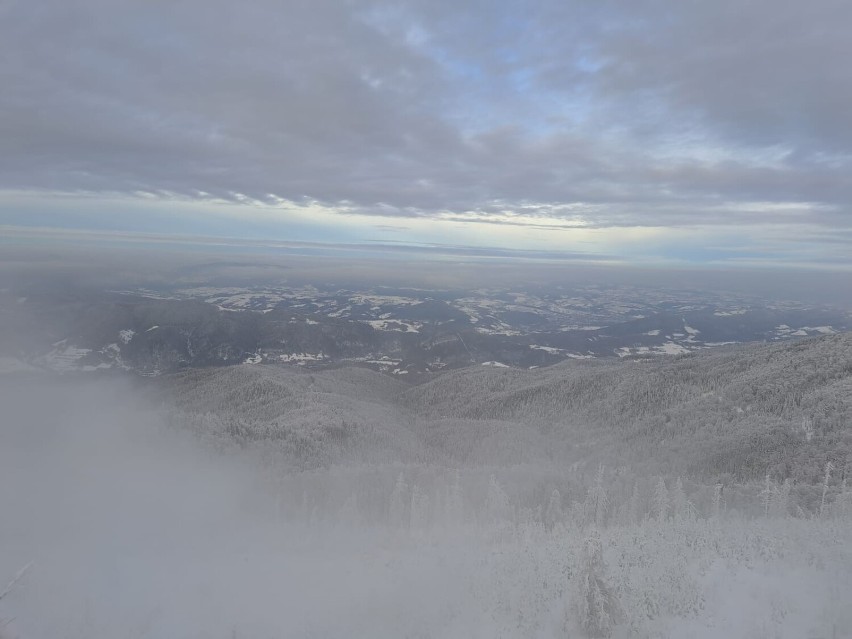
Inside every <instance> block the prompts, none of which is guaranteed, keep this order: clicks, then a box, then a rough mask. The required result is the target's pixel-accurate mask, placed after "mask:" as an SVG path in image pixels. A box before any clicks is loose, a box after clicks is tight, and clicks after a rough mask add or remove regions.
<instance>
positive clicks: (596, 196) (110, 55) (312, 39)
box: [0, 0, 852, 248]
mask: <svg viewBox="0 0 852 639" xmlns="http://www.w3.org/2000/svg"><path fill="white" fill-rule="evenodd" d="M850 20H852V6H850V5H848V3H844V2H839V1H834V0H819V1H818V2H816V3H815V4H814V3H811V4H808V5H807V6H805V5H802V4H801V3H781V4H779V3H777V2H771V1H770V0H757V1H755V2H750V3H747V4H746V5H743V4H742V3H741V2H734V1H733V0H723V1H722V2H714V3H702V4H695V3H683V2H674V1H661V0H637V1H636V2H631V3H622V2H612V1H607V0H604V1H602V2H594V3H591V2H580V3H570V4H566V3H564V2H556V1H555V0H539V1H537V2H533V3H524V5H523V6H521V5H516V4H515V3H507V2H498V3H483V2H478V1H474V0H470V1H466V2H461V3H459V2H452V3H450V2H447V1H445V0H430V1H428V2H427V1H426V0H406V1H403V2H395V3H389V2H381V1H378V0H376V1H368V2H358V3H351V2H344V1H343V0H315V1H312V2H309V3H308V2H288V3H284V4H282V3H278V2H273V1H272V0H252V1H251V2H248V3H240V4H234V3H229V2H224V0H204V1H202V0H182V1H179V2H160V1H152V2H131V1H130V0H81V1H80V2H75V3H66V2H59V1H58V0H48V1H47V2H41V3H32V2H23V1H21V0H13V1H11V2H8V3H6V4H4V5H3V7H2V8H0V82H2V86H3V87H4V90H3V91H2V93H0V190H2V191H0V198H3V199H0V206H2V207H3V208H2V209H0V215H2V214H4V213H3V212H2V211H3V210H7V211H8V208H9V204H8V202H9V200H8V198H4V195H3V192H5V193H6V194H8V193H11V192H16V193H19V192H21V191H28V192H35V193H42V192H48V191H49V192H60V193H75V192H87V193H94V194H98V193H109V194H115V193H119V194H121V195H122V196H125V197H131V196H132V197H135V198H138V199H142V200H145V199H146V198H148V199H151V198H154V199H159V200H162V199H164V198H165V199H169V198H173V199H177V200H179V199H186V198H188V199H194V200H198V201H200V202H209V201H221V200H225V201H230V202H235V203H240V204H244V205H247V206H248V207H252V208H254V209H258V210H259V209H262V208H276V207H278V208H280V207H282V206H283V207H284V208H288V209H293V208H294V207H296V208H298V207H306V206H307V207H311V206H319V207H321V208H322V209H323V210H333V211H337V212H342V213H347V214H350V215H353V214H354V215H369V216H373V217H377V218H407V219H409V220H410V219H414V218H425V219H439V218H443V219H449V218H455V219H460V220H463V219H466V220H467V221H472V220H473V219H475V218H479V219H480V220H481V221H485V222H489V223H492V224H495V225H496V224H515V225H529V226H531V227H535V226H538V227H541V228H544V227H546V226H547V225H556V226H563V225H565V224H566V223H567V224H578V225H582V226H584V227H599V228H604V227H637V226H648V227H658V226H666V227H681V226H690V225H692V226H706V225H720V226H728V227H736V226H738V225H753V224H755V223H760V224H765V225H769V226H771V225H773V224H775V222H776V220H778V219H781V220H783V222H784V224H785V228H786V227H787V226H789V225H790V224H796V223H799V224H802V225H806V226H808V227H809V228H810V227H817V228H823V229H842V230H844V231H849V230H850V229H852V221H850V211H849V203H850V201H852V177H850V176H852V171H850V169H852V112H850V111H849V109H848V108H847V107H848V104H849V103H850V102H852V69H850V67H849V65H846V64H843V63H842V61H843V60H845V59H846V58H847V57H849V55H850V54H852V44H849V39H848V37H847V35H848V34H847V33H846V31H847V29H846V28H845V27H846V26H847V25H848V24H849V23H850ZM4 200H5V201H6V204H5V205H3V204H2V202H3V201H4ZM543 220H549V221H543ZM379 223H381V222H379ZM390 225H392V224H390ZM850 248H852V246H850Z"/></svg>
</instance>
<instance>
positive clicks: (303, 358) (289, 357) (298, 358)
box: [278, 351, 328, 365]
mask: <svg viewBox="0 0 852 639" xmlns="http://www.w3.org/2000/svg"><path fill="white" fill-rule="evenodd" d="M278 359H279V360H281V361H282V362H288V363H295V364H299V365H304V364H305V363H307V362H321V361H323V360H325V359H328V358H327V356H326V355H325V354H324V353H323V352H322V351H320V352H319V353H284V354H281V355H279V356H278Z"/></svg>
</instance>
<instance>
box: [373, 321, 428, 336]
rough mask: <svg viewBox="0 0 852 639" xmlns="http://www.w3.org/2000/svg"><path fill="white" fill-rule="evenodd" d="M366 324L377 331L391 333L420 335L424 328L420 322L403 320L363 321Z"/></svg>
mask: <svg viewBox="0 0 852 639" xmlns="http://www.w3.org/2000/svg"><path fill="white" fill-rule="evenodd" d="M361 321H362V322H363V323H364V324H369V325H370V326H372V327H373V328H374V329H375V330H377V331H391V332H398V333H419V332H420V329H421V328H423V324H422V323H420V322H405V321H403V320H387V319H379V320H361Z"/></svg>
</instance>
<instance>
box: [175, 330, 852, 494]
mask: <svg viewBox="0 0 852 639" xmlns="http://www.w3.org/2000/svg"><path fill="white" fill-rule="evenodd" d="M163 381H164V382H165V387H166V388H167V389H168V395H169V396H170V398H171V399H172V400H173V402H174V403H173V406H174V407H175V410H174V412H173V413H172V418H173V419H174V420H176V421H179V422H185V423H189V424H191V425H192V427H193V428H194V429H195V430H197V431H198V432H201V433H204V434H205V436H208V437H213V438H217V437H220V438H221V439H222V441H228V442H239V443H241V444H245V445H249V444H251V443H253V442H258V441H263V442H267V443H268V444H270V445H273V446H278V447H279V449H280V450H281V451H282V453H283V454H284V455H285V456H286V457H287V459H288V461H289V463H292V464H293V465H294V468H299V469H306V468H315V467H322V466H326V465H328V464H330V463H345V462H350V463H355V462H363V461H366V460H368V459H369V460H375V459H376V458H378V459H381V460H383V461H400V462H423V463H433V462H438V463H443V464H447V465H450V466H452V465H454V464H456V465H457V464H462V463H464V464H470V463H478V464H485V465H498V466H499V465H511V464H518V463H536V462H541V463H547V464H558V465H571V464H577V463H579V464H581V465H583V466H586V467H588V468H589V469H590V472H591V470H593V469H594V468H595V467H596V466H597V465H598V464H599V463H606V464H609V465H616V466H620V465H626V466H629V467H632V468H634V469H636V470H637V471H639V470H641V471H644V472H652V473H668V474H684V475H689V476H691V477H695V478H698V479H701V480H704V481H717V480H719V481H751V480H757V479H761V478H763V477H764V476H765V475H766V474H767V473H769V474H770V475H771V476H772V477H773V478H774V479H775V480H777V481H784V480H785V479H790V480H792V481H795V482H800V483H814V484H815V483H819V482H820V481H822V475H823V471H824V467H825V464H826V463H827V462H829V461H830V462H832V463H833V464H834V466H835V467H837V468H840V469H843V468H845V467H846V463H847V460H848V459H849V458H850V454H852V428H850V421H851V420H852V392H850V391H852V334H840V335H831V336H825V337H820V338H814V339H805V340H801V341H797V342H785V343H779V344H755V345H748V346H739V347H735V348H730V349H726V350H714V351H711V352H703V353H699V354H693V355H686V356H678V357H666V358H646V359H632V360H621V361H577V362H573V361H571V362H564V363H561V364H558V365H556V366H553V367H550V368H547V369H536V370H517V369H509V368H492V367H481V366H476V367H469V368H466V369H463V370H458V371H451V372H447V373H445V374H442V375H439V376H438V377H437V378H435V379H434V380H432V381H429V382H427V383H424V384H420V385H417V386H408V385H406V384H404V383H403V382H401V381H399V380H397V379H392V378H389V377H388V376H385V375H381V374H378V373H375V372H372V371H369V370H365V369H359V368H344V369H338V370H334V371H322V372H312V373H301V372H298V371H292V370H290V369H284V368H280V367H274V366H240V367H233V368H225V369H212V370H192V371H186V372H183V373H179V374H177V375H174V376H170V377H167V378H165V379H164V380H163Z"/></svg>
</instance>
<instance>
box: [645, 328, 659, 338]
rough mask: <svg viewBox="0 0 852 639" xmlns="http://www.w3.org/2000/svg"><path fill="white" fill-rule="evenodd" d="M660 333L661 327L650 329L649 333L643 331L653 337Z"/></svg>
mask: <svg viewBox="0 0 852 639" xmlns="http://www.w3.org/2000/svg"><path fill="white" fill-rule="evenodd" d="M659 334H660V329H655V330H653V331H648V332H647V333H643V335H650V336H651V337H655V336H657V335H659Z"/></svg>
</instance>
